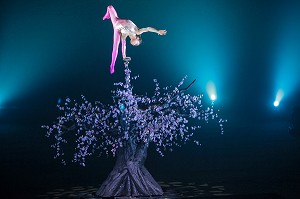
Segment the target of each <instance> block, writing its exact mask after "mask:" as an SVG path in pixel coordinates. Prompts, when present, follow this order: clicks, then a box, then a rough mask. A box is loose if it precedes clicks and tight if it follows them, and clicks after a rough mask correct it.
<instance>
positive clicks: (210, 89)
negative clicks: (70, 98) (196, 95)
mask: <svg viewBox="0 0 300 199" xmlns="http://www.w3.org/2000/svg"><path fill="white" fill-rule="evenodd" d="M206 92H207V94H208V95H209V97H210V99H211V100H212V101H215V100H216V99H217V92H216V86H215V84H214V83H213V82H212V81H209V82H208V83H207V84H206Z"/></svg>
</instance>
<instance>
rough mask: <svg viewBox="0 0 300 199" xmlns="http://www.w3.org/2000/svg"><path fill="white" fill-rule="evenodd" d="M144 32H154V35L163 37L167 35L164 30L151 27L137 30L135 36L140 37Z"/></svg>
mask: <svg viewBox="0 0 300 199" xmlns="http://www.w3.org/2000/svg"><path fill="white" fill-rule="evenodd" d="M144 32H154V33H157V34H159V35H165V34H167V31H166V30H156V29H155V28H152V27H147V28H141V29H139V30H137V31H136V34H137V35H141V34H143V33H144Z"/></svg>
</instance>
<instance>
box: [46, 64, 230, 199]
mask: <svg viewBox="0 0 300 199" xmlns="http://www.w3.org/2000/svg"><path fill="white" fill-rule="evenodd" d="M124 65H125V70H124V71H125V82H119V83H115V84H114V85H115V86H116V87H117V89H116V90H113V91H112V95H113V102H114V103H113V104H112V105H104V104H102V103H101V102H98V101H96V102H93V103H92V102H89V101H87V100H86V98H85V97H84V96H82V100H81V102H77V101H76V100H71V99H70V98H67V99H66V100H65V103H63V104H58V105H57V107H58V109H59V110H60V111H61V112H62V114H61V115H60V116H59V117H58V118H57V121H56V122H55V123H54V124H53V125H50V126H49V125H45V126H43V127H44V128H46V130H47V134H46V135H47V137H53V138H54V139H55V142H54V144H52V145H51V147H53V148H55V149H56V155H55V158H58V157H60V158H61V160H62V163H63V164H66V161H65V160H64V154H65V152H64V147H65V146H66V145H70V144H71V145H72V143H73V144H74V143H75V145H74V146H75V150H74V151H73V154H74V157H73V158H72V161H73V162H78V163H80V164H81V165H83V166H85V161H86V157H87V156H91V155H93V154H100V155H101V154H103V153H105V154H107V155H109V154H112V155H113V156H116V164H115V166H114V168H113V170H112V172H111V173H110V174H109V176H108V178H107V179H106V180H105V181H104V182H103V183H102V185H101V187H100V188H99V189H98V191H97V192H96V195H97V196H101V197H113V196H153V195H162V194H163V191H162V189H161V187H160V185H159V184H158V183H157V182H156V181H155V180H154V179H153V177H152V176H151V174H150V173H149V172H148V171H147V169H146V168H145V166H144V162H145V160H146V157H147V149H148V146H149V144H150V143H153V144H154V145H155V147H156V151H157V152H158V153H159V154H160V155H162V156H163V154H164V151H165V150H168V149H170V150H172V148H173V147H174V146H179V145H181V144H185V143H186V142H187V141H189V140H192V141H194V142H195V143H196V144H197V145H199V141H198V140H194V139H193V137H192V136H193V132H195V131H196V130H197V129H199V128H200V122H201V121H204V122H208V121H209V120H210V119H217V120H218V123H219V125H220V128H221V132H223V123H224V122H226V121H225V120H224V119H222V118H220V117H219V116H218V113H217V112H215V111H214V108H213V104H212V105H210V106H207V107H205V106H204V105H203V103H202V97H203V95H202V94H201V95H196V96H194V95H190V94H187V93H186V91H187V90H188V89H189V88H190V87H191V86H192V85H193V83H194V82H195V80H194V81H193V82H191V83H190V84H189V85H188V86H187V87H185V88H181V87H182V85H183V84H184V81H185V80H186V77H185V78H183V79H182V81H181V82H180V83H179V84H178V85H177V86H176V87H174V88H172V87H171V86H170V87H164V88H161V87H160V86H159V83H158V82H157V80H154V83H155V90H154V94H153V96H152V97H148V96H146V95H136V94H134V93H133V86H132V85H131V80H133V79H136V78H137V76H135V77H131V70H130V69H129V60H125V62H124ZM190 120H196V122H193V123H194V124H195V123H196V124H197V125H192V124H189V121H190Z"/></svg>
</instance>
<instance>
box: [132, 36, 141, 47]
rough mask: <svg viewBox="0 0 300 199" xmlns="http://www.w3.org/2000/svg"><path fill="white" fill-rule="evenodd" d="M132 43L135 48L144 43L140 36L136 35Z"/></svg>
mask: <svg viewBox="0 0 300 199" xmlns="http://www.w3.org/2000/svg"><path fill="white" fill-rule="evenodd" d="M130 43H131V45H133V46H139V45H140V44H141V43H142V38H141V36H140V35H135V37H131V38H130Z"/></svg>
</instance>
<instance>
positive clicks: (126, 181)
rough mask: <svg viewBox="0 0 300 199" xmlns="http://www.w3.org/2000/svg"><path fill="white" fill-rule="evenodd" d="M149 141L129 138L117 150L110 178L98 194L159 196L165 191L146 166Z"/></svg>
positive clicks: (109, 195)
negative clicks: (136, 141) (136, 140)
mask: <svg viewBox="0 0 300 199" xmlns="http://www.w3.org/2000/svg"><path fill="white" fill-rule="evenodd" d="M147 149H148V143H143V142H139V143H135V141H134V140H132V139H130V138H129V139H128V141H127V142H126V145H125V146H124V147H122V148H120V149H118V150H117V161H116V165H115V166H114V168H113V170H112V172H111V173H110V174H109V176H108V178H107V179H106V180H105V181H104V182H103V184H102V185H101V187H100V188H99V189H98V191H97V192H96V195H97V196H101V197H114V196H158V195H162V194H163V191H162V189H161V187H160V186H159V184H158V183H157V182H156V181H155V180H154V179H153V177H152V176H151V174H150V173H149V172H148V170H147V169H146V168H145V166H144V162H145V160H146V157H147Z"/></svg>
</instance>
